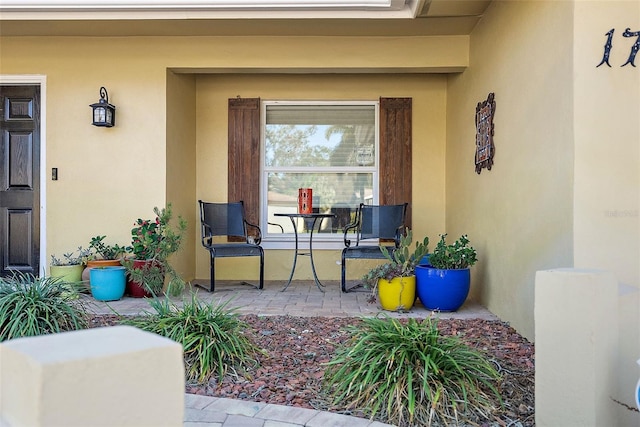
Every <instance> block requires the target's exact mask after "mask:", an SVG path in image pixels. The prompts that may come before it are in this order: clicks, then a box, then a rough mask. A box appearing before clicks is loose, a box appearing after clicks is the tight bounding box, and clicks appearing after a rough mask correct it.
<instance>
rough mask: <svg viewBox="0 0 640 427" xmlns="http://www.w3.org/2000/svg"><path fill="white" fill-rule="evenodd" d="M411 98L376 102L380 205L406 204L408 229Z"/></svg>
mask: <svg viewBox="0 0 640 427" xmlns="http://www.w3.org/2000/svg"><path fill="white" fill-rule="evenodd" d="M411 117H412V111H411V98H380V204H389V205H391V204H400V203H404V202H408V203H409V208H408V209H407V223H406V225H407V226H408V227H411V135H412V131H411Z"/></svg>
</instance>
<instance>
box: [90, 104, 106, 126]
mask: <svg viewBox="0 0 640 427" xmlns="http://www.w3.org/2000/svg"><path fill="white" fill-rule="evenodd" d="M105 118H106V109H105V108H104V107H95V109H94V110H93V121H94V122H96V123H104V122H105Z"/></svg>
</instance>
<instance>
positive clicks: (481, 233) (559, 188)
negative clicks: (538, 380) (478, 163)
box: [446, 1, 574, 339]
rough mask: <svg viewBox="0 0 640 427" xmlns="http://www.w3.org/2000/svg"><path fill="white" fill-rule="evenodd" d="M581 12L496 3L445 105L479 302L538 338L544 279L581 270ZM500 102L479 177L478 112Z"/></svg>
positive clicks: (450, 208) (458, 208)
mask: <svg viewBox="0 0 640 427" xmlns="http://www.w3.org/2000/svg"><path fill="white" fill-rule="evenodd" d="M572 14H573V5H572V4H571V3H570V2H553V1H551V2H536V1H534V2H520V1H514V2H511V1H499V2H494V3H492V4H491V5H490V6H489V8H488V9H487V11H486V13H485V15H484V17H483V19H482V21H481V22H480V24H479V25H478V27H476V29H475V30H474V32H473V33H472V35H471V54H470V64H469V68H468V69H467V70H466V71H465V72H464V73H463V74H461V75H454V76H451V77H450V79H449V88H448V90H449V91H448V96H447V160H446V165H447V166H446V167H447V172H446V177H447V178H446V180H447V184H446V187H447V208H446V212H447V218H446V224H447V231H448V232H449V234H450V236H451V237H455V236H459V235H460V234H462V233H468V234H469V238H470V239H471V242H472V244H474V246H475V247H476V249H477V250H478V258H479V262H478V264H477V265H476V266H475V267H474V268H473V269H472V293H473V295H475V296H476V297H478V299H479V300H480V301H481V302H482V303H484V304H486V306H487V307H488V308H489V310H491V311H492V312H494V313H495V314H497V315H498V316H499V317H500V318H502V319H505V320H509V321H510V322H511V323H512V324H513V326H514V327H515V328H516V329H518V331H520V332H521V333H523V334H524V335H525V336H527V337H528V338H530V339H532V338H533V331H534V329H533V325H534V322H533V306H534V288H533V286H534V278H535V272H536V271H537V270H542V269H549V268H553V267H570V266H572V265H573V241H572V233H573V193H572V191H573V148H574V142H573V138H574V136H573V101H572V79H573V66H572V49H573V32H572V22H573V15H572ZM490 92H494V93H495V100H496V113H495V119H494V125H495V136H494V142H495V147H496V149H495V157H494V161H495V162H494V165H493V168H492V169H491V171H488V170H487V169H483V171H482V172H481V174H480V175H478V174H476V172H475V169H474V152H475V122H474V120H475V109H476V105H477V103H478V102H481V101H484V100H485V99H487V96H488V94H489V93H490Z"/></svg>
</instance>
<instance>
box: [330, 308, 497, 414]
mask: <svg viewBox="0 0 640 427" xmlns="http://www.w3.org/2000/svg"><path fill="white" fill-rule="evenodd" d="M349 330H350V332H351V333H352V338H351V339H350V341H349V342H347V343H346V344H344V345H343V346H342V347H339V348H338V349H337V350H336V355H335V357H334V358H333V359H332V360H331V361H330V362H329V363H328V364H327V369H326V371H325V376H324V383H323V386H324V388H325V391H326V392H327V393H328V395H329V396H330V398H331V399H332V403H333V405H338V406H342V407H344V406H346V409H350V410H354V409H358V410H362V411H363V412H364V413H365V414H367V415H369V416H370V417H371V419H374V418H378V419H381V420H383V421H384V422H387V423H392V424H395V425H398V426H407V425H411V426H415V425H421V426H427V425H432V424H434V423H435V424H438V423H442V424H444V425H449V424H452V423H453V424H459V423H460V417H461V415H463V414H464V413H465V412H467V411H469V412H470V413H475V415H478V416H480V417H481V419H488V418H489V413H490V412H491V411H492V410H493V409H494V405H493V403H492V402H493V401H496V399H493V400H492V399H491V394H494V395H495V397H497V401H500V395H499V393H498V390H497V387H496V382H497V380H498V379H499V374H498V373H497V371H496V370H495V369H494V368H493V366H492V364H491V363H490V362H489V361H488V360H487V359H486V358H485V357H484V356H483V355H482V354H481V353H479V352H477V351H475V350H473V349H471V348H469V347H467V346H466V345H464V344H463V343H462V342H461V340H460V339H459V338H458V337H455V336H441V335H440V334H439V331H438V328H437V322H436V321H435V320H432V319H430V318H429V319H425V320H423V321H422V322H418V321H416V320H415V319H409V320H408V321H407V322H406V324H403V323H401V322H400V321H398V320H397V319H391V318H388V317H386V316H385V317H384V318H381V317H378V318H369V319H363V324H362V325H361V326H358V327H355V326H353V327H350V328H349Z"/></svg>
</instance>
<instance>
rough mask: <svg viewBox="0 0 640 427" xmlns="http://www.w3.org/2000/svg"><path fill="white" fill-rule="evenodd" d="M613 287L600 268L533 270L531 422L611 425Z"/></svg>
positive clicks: (614, 325)
mask: <svg viewBox="0 0 640 427" xmlns="http://www.w3.org/2000/svg"><path fill="white" fill-rule="evenodd" d="M617 289H618V285H617V280H616V278H615V277H614V275H613V274H612V273H609V272H605V271H595V270H577V269H558V270H548V271H538V272H537V273H536V281H535V310H534V314H535V344H536V375H535V380H536V425H538V426H564V427H569V426H581V427H584V426H605V425H614V424H615V407H614V405H615V403H614V402H613V401H612V400H611V396H613V393H614V392H613V391H614V389H615V375H614V373H615V368H616V361H617V358H616V355H617V349H616V346H617V342H618V315H617V296H618V291H617Z"/></svg>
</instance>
